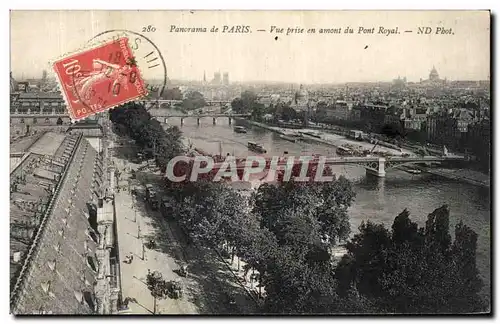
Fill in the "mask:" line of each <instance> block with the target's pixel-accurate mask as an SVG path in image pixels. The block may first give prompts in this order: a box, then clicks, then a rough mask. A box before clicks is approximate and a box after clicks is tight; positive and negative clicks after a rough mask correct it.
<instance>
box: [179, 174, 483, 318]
mask: <svg viewBox="0 0 500 324" xmlns="http://www.w3.org/2000/svg"><path fill="white" fill-rule="evenodd" d="M179 189H180V190H179ZM171 195H172V196H174V197H176V200H177V205H176V212H175V213H176V214H175V217H176V218H177V220H178V222H179V224H180V225H181V226H182V227H183V228H184V230H185V231H186V232H187V233H188V235H189V236H190V237H191V238H192V239H193V240H196V241H197V242H198V243H199V244H203V245H206V246H209V247H215V248H217V249H219V250H220V249H222V248H223V247H226V248H227V249H229V251H230V254H231V255H232V257H233V258H234V256H235V255H237V256H238V257H240V258H241V259H242V260H244V261H245V262H246V263H247V265H248V267H247V269H246V270H247V271H248V270H249V269H255V270H257V271H258V273H259V274H260V278H259V281H260V285H261V287H262V288H263V289H264V291H265V299H264V309H263V311H264V312H269V313H360V312H363V313H380V312H390V313H462V312H477V311H483V310H485V304H484V303H483V301H482V300H481V298H480V295H479V292H480V290H481V287H482V281H481V279H480V277H479V274H478V270H477V268H476V245H477V244H476V241H477V235H476V234H475V233H474V232H473V231H472V230H471V229H470V228H468V227H467V226H465V225H464V224H462V223H459V224H458V225H457V226H456V229H455V240H454V241H452V239H451V235H450V233H449V210H448V208H447V207H446V206H443V207H441V208H439V209H437V210H435V211H434V212H433V213H431V214H430V215H429V216H428V220H427V222H426V224H425V226H424V227H421V228H419V227H418V225H417V224H416V223H414V222H412V221H411V220H410V218H409V213H408V211H406V210H405V211H403V212H402V213H401V214H400V215H398V216H397V217H396V218H395V220H394V223H393V226H392V229H387V228H385V227H384V226H383V225H380V224H374V223H372V222H367V223H363V224H362V225H361V226H360V228H359V233H358V234H356V235H354V237H353V238H352V239H351V240H349V241H348V242H347V244H345V246H346V249H347V254H346V255H345V256H344V257H343V258H342V259H341V260H340V262H339V263H338V264H335V262H334V261H335V260H333V257H332V248H333V247H335V246H337V245H338V244H339V242H342V241H344V240H346V239H348V237H349V233H350V224H349V217H348V211H347V209H348V207H349V206H350V205H351V203H352V201H353V198H354V192H353V190H352V187H351V184H350V182H349V181H348V180H346V179H345V178H342V177H341V178H339V179H337V180H335V181H332V182H328V183H323V184H320V183H318V184H311V183H308V184H303V183H293V182H285V183H281V184H279V185H263V186H261V187H260V188H259V189H258V190H257V192H256V193H255V194H254V195H253V196H252V198H251V199H250V202H248V201H246V200H245V198H243V197H242V196H241V195H240V194H238V193H237V192H236V191H234V190H232V189H231V188H229V187H228V186H226V185H224V184H221V183H212V182H197V183H188V184H185V185H183V186H182V187H181V188H178V187H177V188H175V190H172V192H171Z"/></svg>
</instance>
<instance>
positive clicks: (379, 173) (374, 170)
mask: <svg viewBox="0 0 500 324" xmlns="http://www.w3.org/2000/svg"><path fill="white" fill-rule="evenodd" d="M366 174H367V175H368V174H369V175H374V176H376V177H379V178H383V177H385V158H379V159H378V161H377V162H375V163H374V164H373V166H372V167H371V168H368V167H367V168H366Z"/></svg>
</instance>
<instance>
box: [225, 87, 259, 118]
mask: <svg viewBox="0 0 500 324" xmlns="http://www.w3.org/2000/svg"><path fill="white" fill-rule="evenodd" d="M256 104H258V102H257V95H256V94H255V93H254V92H252V91H248V90H247V91H243V92H242V93H241V97H240V98H236V99H234V100H233V101H232V102H231V108H232V109H233V111H234V112H235V113H237V114H243V113H252V111H253V109H254V107H255V105H256Z"/></svg>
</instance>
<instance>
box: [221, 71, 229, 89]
mask: <svg viewBox="0 0 500 324" xmlns="http://www.w3.org/2000/svg"><path fill="white" fill-rule="evenodd" d="M222 84H223V85H225V86H228V85H229V73H228V72H224V74H223V76H222Z"/></svg>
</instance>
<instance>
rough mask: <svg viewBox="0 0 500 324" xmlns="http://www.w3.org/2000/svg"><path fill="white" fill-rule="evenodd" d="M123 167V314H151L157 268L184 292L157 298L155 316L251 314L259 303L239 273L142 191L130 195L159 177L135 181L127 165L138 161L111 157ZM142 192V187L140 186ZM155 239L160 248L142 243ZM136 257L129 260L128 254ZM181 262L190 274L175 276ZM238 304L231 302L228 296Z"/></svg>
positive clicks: (119, 202)
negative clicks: (192, 239)
mask: <svg viewBox="0 0 500 324" xmlns="http://www.w3.org/2000/svg"><path fill="white" fill-rule="evenodd" d="M113 162H114V164H115V166H116V167H117V170H118V171H119V179H118V181H117V182H116V183H117V189H116V190H115V208H116V215H117V217H116V218H117V230H118V246H119V253H120V259H121V264H120V268H121V283H122V299H123V300H125V299H126V298H129V299H128V300H132V301H131V302H129V303H128V309H127V310H124V311H121V312H120V313H123V314H152V313H153V311H154V299H153V297H152V296H151V293H150V291H149V290H148V288H147V285H146V284H145V283H146V276H147V273H148V269H149V270H150V271H151V272H153V271H159V272H160V273H161V274H162V275H163V278H164V279H165V280H166V281H167V282H168V281H170V280H176V279H177V280H181V282H182V284H183V287H184V296H183V297H182V298H181V299H177V300H175V299H171V298H167V299H163V300H158V301H157V307H156V314H231V313H235V314H249V313H254V312H256V309H255V308H256V307H255V302H254V300H253V299H252V298H251V297H250V296H249V295H248V293H247V292H246V291H245V290H244V289H243V288H242V287H241V286H239V285H238V284H237V283H236V278H235V276H234V275H233V274H232V273H231V271H230V270H229V268H228V267H227V265H226V264H225V263H224V262H223V261H222V260H220V258H219V257H218V256H217V254H216V253H215V252H214V251H211V250H209V249H205V248H201V247H199V246H194V245H190V244H188V243H187V240H186V238H185V237H184V234H183V233H182V232H181V230H180V229H179V228H178V227H177V224H175V222H173V221H167V220H166V219H164V218H163V217H162V215H161V214H160V212H158V211H153V210H151V208H150V207H149V206H148V204H147V203H146V201H145V197H144V196H143V195H141V194H137V195H132V194H131V190H129V185H130V189H133V188H140V187H141V186H143V184H141V182H146V181H147V183H151V184H153V185H154V186H155V185H156V183H155V182H158V181H162V180H161V178H159V175H153V174H151V173H146V172H141V171H138V172H136V175H137V179H131V174H130V172H129V169H137V167H138V166H139V165H137V164H132V163H129V162H127V161H125V160H123V159H122V158H120V157H119V156H114V157H113ZM138 191H139V192H140V190H138ZM151 239H154V241H155V242H156V247H155V248H154V249H148V248H147V247H146V246H144V243H146V242H149V241H150V240H151ZM130 255H132V256H133V260H132V262H131V263H130V264H128V263H125V262H124V260H125V257H126V256H130ZM182 264H188V271H189V275H188V277H187V278H185V277H181V276H179V275H178V274H177V271H178V269H179V268H180V266H181V265H182ZM229 296H232V298H234V299H235V301H236V305H230V303H229V299H230V297H229Z"/></svg>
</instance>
